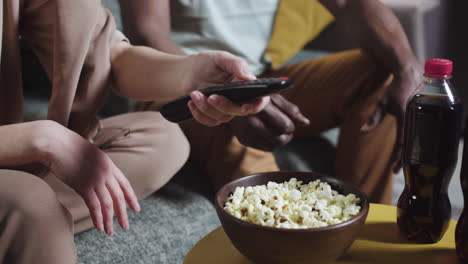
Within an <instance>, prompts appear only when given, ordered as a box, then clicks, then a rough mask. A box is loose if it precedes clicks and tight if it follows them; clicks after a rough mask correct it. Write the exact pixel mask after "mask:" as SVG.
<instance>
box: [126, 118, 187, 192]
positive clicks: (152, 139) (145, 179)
mask: <svg viewBox="0 0 468 264" xmlns="http://www.w3.org/2000/svg"><path fill="white" fill-rule="evenodd" d="M139 114H140V116H139V120H140V122H141V121H143V120H145V121H144V124H145V125H144V129H142V131H144V133H145V135H144V136H142V141H141V143H143V144H144V146H145V148H144V153H142V154H143V155H139V158H138V163H139V165H138V166H139V167H140V168H139V169H136V170H137V171H135V172H137V173H138V174H139V176H138V177H137V178H138V179H135V180H134V181H133V182H132V185H133V186H134V189H135V191H136V192H137V195H138V196H139V198H142V197H145V196H146V195H148V194H151V193H153V192H154V191H156V190H158V189H159V188H161V187H162V186H163V185H164V184H166V183H167V182H168V181H169V180H170V179H171V178H172V177H173V176H174V175H175V174H176V173H177V171H179V170H180V169H181V168H182V166H183V165H184V164H185V162H186V161H187V159H188V156H189V152H190V146H189V143H188V140H187V138H186V137H185V135H184V134H183V132H182V130H181V129H180V127H179V126H178V125H176V124H173V123H170V122H168V121H167V120H165V119H164V118H163V117H162V116H161V115H160V114H159V113H155V112H140V113H139ZM142 128H143V127H142ZM143 138H144V139H143ZM139 149H141V150H142V148H139ZM132 178H133V177H132Z"/></svg>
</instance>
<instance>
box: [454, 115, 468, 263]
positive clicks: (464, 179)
mask: <svg viewBox="0 0 468 264" xmlns="http://www.w3.org/2000/svg"><path fill="white" fill-rule="evenodd" d="M467 128H468V119H466V123H465V133H464V136H463V137H464V141H465V145H464V147H463V159H462V167H461V173H460V183H461V187H462V190H463V196H464V199H463V200H464V208H463V212H462V214H461V216H460V219H458V223H457V228H456V229H455V242H456V249H457V256H458V259H459V260H460V263H462V264H468V218H467V213H468V143H466V142H468V129H467Z"/></svg>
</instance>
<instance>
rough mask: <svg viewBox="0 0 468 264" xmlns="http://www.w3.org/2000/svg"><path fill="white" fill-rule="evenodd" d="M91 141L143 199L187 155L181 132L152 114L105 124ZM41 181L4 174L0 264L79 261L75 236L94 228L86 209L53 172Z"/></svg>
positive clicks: (0, 186) (25, 175) (0, 174)
mask: <svg viewBox="0 0 468 264" xmlns="http://www.w3.org/2000/svg"><path fill="white" fill-rule="evenodd" d="M93 141H94V142H95V144H96V145H98V146H99V147H100V148H101V149H102V150H103V151H105V152H106V153H107V154H108V155H109V157H110V158H111V159H112V160H113V161H114V163H115V164H116V165H117V167H119V168H120V169H121V170H122V172H123V173H124V175H126V176H127V177H128V179H129V180H130V183H131V184H132V186H133V188H134V190H135V192H136V194H137V196H138V198H140V199H142V198H144V197H146V196H148V195H149V194H151V193H153V192H154V191H156V190H158V189H159V188H160V187H161V186H163V185H164V184H165V183H166V182H167V181H169V179H170V178H171V177H172V176H173V175H174V174H175V173H176V172H177V171H178V170H179V169H180V167H181V166H182V165H183V164H184V163H185V161H186V159H187V158H188V153H189V145H188V142H187V140H186V138H185V137H184V135H183V133H182V131H181V130H180V129H179V128H178V127H177V126H176V125H174V124H171V123H169V122H167V121H165V120H164V119H163V118H162V117H161V115H160V114H158V113H154V112H140V113H132V114H126V115H120V116H115V117H112V118H108V119H105V120H102V121H101V127H100V130H99V131H98V133H97V135H96V136H95V137H94V138H93ZM41 178H42V179H41ZM41 178H40V177H38V176H36V175H32V174H29V173H26V172H22V171H17V170H0V263H9V264H10V263H11V264H16V263H24V264H27V263H47V264H64V263H75V262H76V252H75V247H74V242H73V235H74V233H78V232H81V231H84V230H87V229H89V228H91V227H92V221H91V218H90V215H89V211H88V208H87V207H86V205H85V203H84V201H83V199H82V198H81V197H80V196H78V195H77V194H76V193H75V192H74V191H73V190H72V189H71V188H69V187H68V186H66V185H65V184H63V183H62V182H61V181H59V180H58V179H57V178H56V177H55V176H54V175H52V174H51V173H46V174H45V176H41Z"/></svg>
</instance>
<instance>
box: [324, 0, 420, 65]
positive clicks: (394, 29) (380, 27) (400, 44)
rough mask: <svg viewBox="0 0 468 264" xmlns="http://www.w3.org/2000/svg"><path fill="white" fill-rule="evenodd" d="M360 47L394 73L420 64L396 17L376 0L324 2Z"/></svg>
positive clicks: (326, 0)
mask: <svg viewBox="0 0 468 264" xmlns="http://www.w3.org/2000/svg"><path fill="white" fill-rule="evenodd" d="M321 2H322V3H323V4H324V5H325V6H327V7H328V8H329V9H330V11H331V12H332V13H333V14H334V15H335V17H336V18H337V21H338V23H342V24H343V25H344V26H345V28H346V30H347V31H348V33H349V35H350V36H351V37H353V38H354V39H355V40H356V41H357V42H358V44H359V45H360V46H361V48H362V49H363V50H364V51H366V52H367V53H368V54H370V55H372V56H373V57H374V58H375V59H376V60H377V61H378V62H379V63H380V64H381V65H383V66H384V67H387V69H388V70H389V71H390V72H392V73H394V74H404V73H405V72H406V71H408V70H409V71H411V70H414V69H412V68H414V66H415V65H417V64H418V62H417V59H416V57H415V56H414V54H413V52H412V50H411V47H410V45H409V42H408V39H407V38H406V35H405V33H404V31H403V28H402V26H401V24H400V23H399V21H398V20H397V18H396V17H395V15H394V14H393V13H392V12H391V11H390V9H388V8H387V7H386V6H384V5H383V4H382V3H381V2H380V1H377V0H346V1H330V0H322V1H321Z"/></svg>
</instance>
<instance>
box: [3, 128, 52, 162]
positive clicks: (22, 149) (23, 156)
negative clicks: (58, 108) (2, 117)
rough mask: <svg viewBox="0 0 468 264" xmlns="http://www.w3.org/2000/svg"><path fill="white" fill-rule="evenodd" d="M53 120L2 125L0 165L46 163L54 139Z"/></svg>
mask: <svg viewBox="0 0 468 264" xmlns="http://www.w3.org/2000/svg"><path fill="white" fill-rule="evenodd" d="M53 123H54V122H52V121H47V120H43V121H34V122H27V123H21V124H14V125H5V126H0V135H1V137H2V140H1V141H2V143H1V144H0V167H13V166H20V165H25V164H30V163H44V161H46V160H48V159H49V157H48V156H49V154H50V153H51V152H52V151H51V143H52V142H53V141H54V139H53V136H52V135H53V133H51V130H52V129H53V127H54V126H55V125H53Z"/></svg>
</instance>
